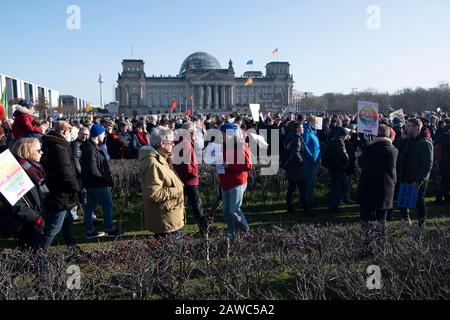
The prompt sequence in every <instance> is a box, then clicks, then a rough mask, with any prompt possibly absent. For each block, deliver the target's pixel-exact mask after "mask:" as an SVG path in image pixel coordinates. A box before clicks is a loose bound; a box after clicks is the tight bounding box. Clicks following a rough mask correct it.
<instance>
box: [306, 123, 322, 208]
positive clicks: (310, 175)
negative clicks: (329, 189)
mask: <svg viewBox="0 0 450 320" xmlns="http://www.w3.org/2000/svg"><path fill="white" fill-rule="evenodd" d="M315 126H316V116H314V115H311V116H308V118H307V119H306V123H305V124H304V126H303V127H304V132H303V141H304V143H305V152H304V163H303V169H304V177H305V193H306V201H307V202H308V207H309V208H314V207H315V206H316V204H315V199H314V190H315V187H316V182H317V171H318V169H319V165H320V142H319V138H318V136H317V130H316V129H315Z"/></svg>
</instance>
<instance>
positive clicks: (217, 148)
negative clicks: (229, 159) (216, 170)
mask: <svg viewBox="0 0 450 320" xmlns="http://www.w3.org/2000/svg"><path fill="white" fill-rule="evenodd" d="M203 161H204V162H205V164H209V165H217V164H223V153H222V145H221V144H219V143H210V144H208V146H207V147H206V149H205V156H204V160H203Z"/></svg>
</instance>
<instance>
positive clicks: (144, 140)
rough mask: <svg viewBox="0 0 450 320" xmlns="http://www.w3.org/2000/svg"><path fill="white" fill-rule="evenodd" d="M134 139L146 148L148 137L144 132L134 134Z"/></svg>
mask: <svg viewBox="0 0 450 320" xmlns="http://www.w3.org/2000/svg"><path fill="white" fill-rule="evenodd" d="M136 137H137V138H138V140H139V142H140V143H141V144H142V145H144V146H146V145H148V136H147V133H145V132H136Z"/></svg>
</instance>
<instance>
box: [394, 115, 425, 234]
mask: <svg viewBox="0 0 450 320" xmlns="http://www.w3.org/2000/svg"><path fill="white" fill-rule="evenodd" d="M422 127H423V125H422V121H420V120H419V119H415V118H412V119H409V120H408V122H407V125H406V130H407V134H408V137H407V138H406V139H404V140H403V141H402V143H401V145H400V148H399V149H400V157H399V162H398V165H399V181H400V183H404V184H412V185H413V186H414V187H415V188H416V189H418V190H419V195H418V199H417V213H418V220H419V227H423V225H424V224H425V219H426V214H427V208H426V205H425V192H426V189H427V186H428V179H429V178H430V173H431V169H432V168H433V144H432V142H431V140H430V139H429V138H428V137H426V136H424V135H423V134H421V131H422ZM401 213H402V219H403V220H406V221H408V222H410V218H409V210H408V209H407V208H402V209H401Z"/></svg>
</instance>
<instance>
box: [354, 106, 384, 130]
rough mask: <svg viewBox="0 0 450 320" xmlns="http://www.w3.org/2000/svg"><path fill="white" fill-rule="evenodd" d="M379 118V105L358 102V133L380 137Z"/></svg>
mask: <svg viewBox="0 0 450 320" xmlns="http://www.w3.org/2000/svg"><path fill="white" fill-rule="evenodd" d="M379 118H380V117H379V106H378V103H375V102H369V101H358V133H367V134H371V135H374V136H376V135H378V126H379V120H380V119H379Z"/></svg>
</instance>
